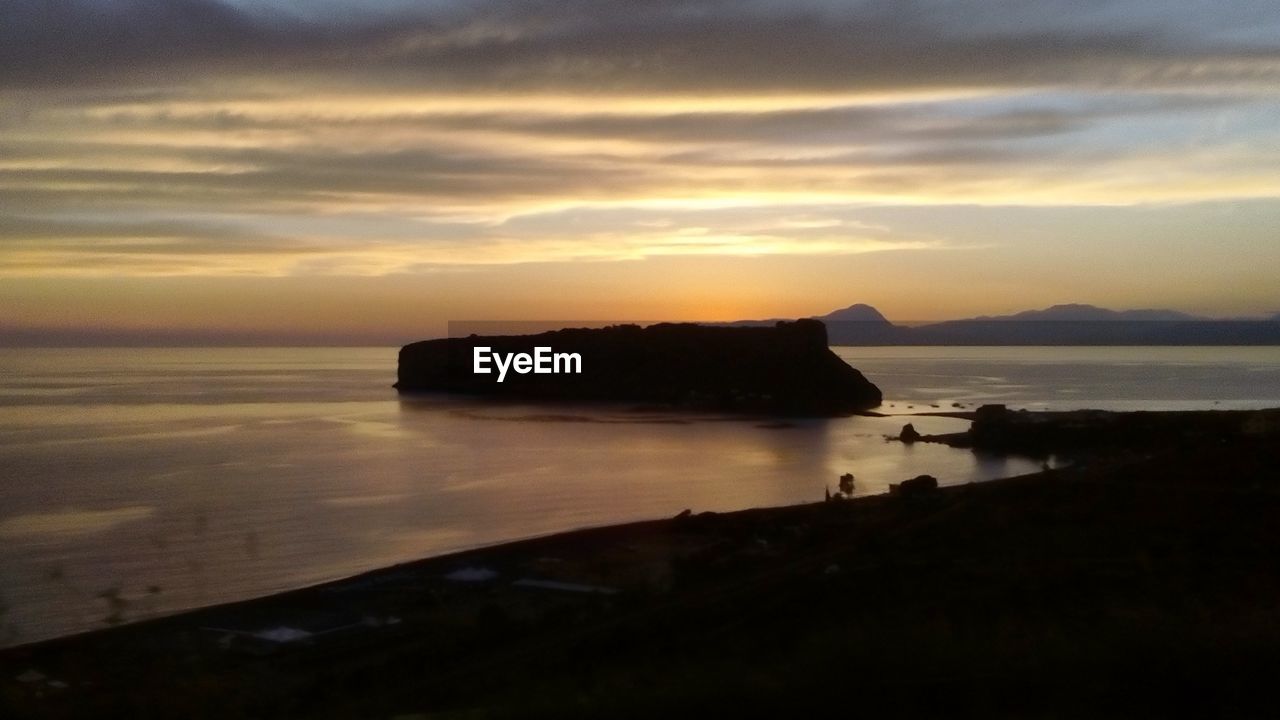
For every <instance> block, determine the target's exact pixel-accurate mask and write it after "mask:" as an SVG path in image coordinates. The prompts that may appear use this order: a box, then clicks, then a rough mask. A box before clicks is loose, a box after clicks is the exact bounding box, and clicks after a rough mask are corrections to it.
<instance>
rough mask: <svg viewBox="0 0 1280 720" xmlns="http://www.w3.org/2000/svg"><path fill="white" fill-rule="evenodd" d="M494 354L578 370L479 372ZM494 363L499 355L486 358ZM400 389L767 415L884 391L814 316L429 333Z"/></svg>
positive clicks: (838, 411)
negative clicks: (479, 355) (574, 362)
mask: <svg viewBox="0 0 1280 720" xmlns="http://www.w3.org/2000/svg"><path fill="white" fill-rule="evenodd" d="M478 347H479V348H488V350H486V351H483V353H484V354H485V355H488V356H496V355H501V356H508V355H510V354H513V353H516V354H518V353H525V354H533V353H534V352H535V348H539V347H542V348H549V349H550V350H549V352H551V353H561V354H576V355H578V356H580V358H581V361H580V362H581V372H579V373H554V372H546V373H535V372H532V371H525V372H516V371H515V370H514V369H513V370H510V371H508V372H507V373H506V375H505V377H504V378H503V381H502V382H498V381H497V378H498V374H497V373H496V372H490V373H488V374H477V373H475V372H474V369H475V368H474V359H475V352H476V350H475V349H476V348H478ZM489 367H490V368H493V363H489ZM396 388H397V389H398V390H399V391H400V392H401V393H417V392H453V393H463V394H471V395H485V396H493V397H503V398H510V399H525V400H558V401H611V402H627V403H642V404H653V405H662V406H669V407H680V408H690V409H699V410H716V411H728V412H744V413H761V414H771V415H801V416H804V415H808V416H833V415H843V414H849V413H852V412H857V411H860V410H866V409H868V408H872V407H875V406H877V405H879V404H880V400H881V395H880V389H879V388H877V387H876V386H875V385H873V384H872V383H871V382H870V381H868V380H867V379H866V378H865V377H863V376H862V373H860V372H858V371H857V370H855V369H854V368H852V367H850V366H849V365H848V364H847V363H845V362H844V361H843V360H841V359H840V358H839V357H838V356H836V354H835V353H833V352H831V350H830V349H828V347H827V333H826V327H825V326H824V325H823V324H822V323H821V322H818V321H816V320H798V321H795V322H779V323H777V324H776V325H774V326H773V327H711V326H702V325H693V324H669V323H664V324H659V325H651V326H649V327H640V326H637V325H619V326H613V327H607V328H600V329H568V330H557V331H554V332H546V333H540V334H537V335H506V336H490V337H483V336H476V335H473V336H470V337H464V338H447V339H441V340H426V341H422V342H416V343H413V344H410V345H406V346H405V347H403V348H402V349H401V350H400V362H399V370H398V382H397V383H396Z"/></svg>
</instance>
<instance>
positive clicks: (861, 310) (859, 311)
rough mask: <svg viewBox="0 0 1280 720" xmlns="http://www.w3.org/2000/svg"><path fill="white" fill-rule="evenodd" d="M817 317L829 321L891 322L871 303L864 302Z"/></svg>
mask: <svg viewBox="0 0 1280 720" xmlns="http://www.w3.org/2000/svg"><path fill="white" fill-rule="evenodd" d="M815 319H816V320H821V321H823V322H827V323H833V322H874V323H885V324H890V323H889V321H888V320H887V319H885V316H884V315H881V314H880V311H879V310H877V309H875V308H873V307H871V306H870V305H864V304H862V303H856V304H853V305H850V306H849V307H847V308H844V309H843V310H832V311H831V312H829V313H827V314H826V315H823V316H821V317H818V318H815Z"/></svg>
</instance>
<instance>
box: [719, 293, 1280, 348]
mask: <svg viewBox="0 0 1280 720" xmlns="http://www.w3.org/2000/svg"><path fill="white" fill-rule="evenodd" d="M809 319H813V320H820V321H822V322H823V323H825V324H826V325H827V332H828V336H829V337H830V340H831V344H832V345H944V346H945V345H1064V346H1071V345H1083V346H1088V345H1096V346H1105V345H1219V346H1221V345H1280V314H1277V315H1274V316H1271V317H1250V318H1226V319H1223V318H1210V317H1204V316H1200V315H1192V314H1190V313H1185V312H1182V311H1179V310H1169V309H1163V308H1141V309H1135V310H1112V309H1110V308H1103V307H1098V306H1096V305H1089V304H1085V303H1062V304H1057V305H1051V306H1049V307H1046V308H1040V309H1034V310H1023V311H1020V312H1016V313H1011V314H1007V315H980V316H977V317H972V318H962V319H958V320H944V321H940V322H933V323H923V324H912V325H909V326H908V325H898V324H895V323H893V322H892V321H890V320H888V319H887V318H886V317H885V316H884V314H883V313H881V312H880V311H879V310H877V309H876V308H875V307H874V306H872V305H868V304H865V303H854V304H853V305H849V306H848V307H845V308H840V309H838V310H833V311H831V312H829V313H827V314H826V315H815V316H811V317H810V318H809ZM776 322H778V319H773V320H743V321H739V322H736V323H729V324H732V325H768V324H773V323H776Z"/></svg>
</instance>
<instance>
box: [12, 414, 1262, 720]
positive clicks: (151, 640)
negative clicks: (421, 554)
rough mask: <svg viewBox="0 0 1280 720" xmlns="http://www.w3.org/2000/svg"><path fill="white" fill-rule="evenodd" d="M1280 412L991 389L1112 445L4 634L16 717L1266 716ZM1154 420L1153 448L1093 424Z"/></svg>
mask: <svg viewBox="0 0 1280 720" xmlns="http://www.w3.org/2000/svg"><path fill="white" fill-rule="evenodd" d="M1274 413H1275V411H1271V413H1270V414H1262V415H1259V414H1257V413H1221V414H1215V415H1206V414H1202V413H1195V414H1182V413H1162V414H1112V413H1099V414H1094V415H1077V416H1068V415H1062V416H1056V417H1051V419H1049V420H1045V421H1038V420H1035V419H1034V418H1035V417H1036V416H1035V415H1030V416H1024V414H1022V413H1009V414H1008V415H1007V416H1006V412H1005V411H1000V410H987V411H984V420H983V423H984V424H986V423H992V424H986V425H985V426H986V428H987V430H992V431H994V429H995V428H1000V427H1003V428H1006V429H1010V430H1011V431H1012V432H1023V431H1024V430H1025V429H1026V428H1031V427H1036V428H1040V430H1042V431H1043V433H1044V435H1042V436H1040V437H1039V439H1038V440H1037V441H1036V444H1037V445H1038V444H1039V443H1040V440H1044V441H1045V444H1044V446H1043V447H1044V449H1046V450H1048V451H1051V452H1060V451H1064V450H1065V449H1067V448H1076V449H1080V448H1081V447H1083V444H1087V445H1090V446H1092V447H1093V450H1092V452H1091V453H1090V454H1088V455H1087V456H1084V457H1083V458H1082V461H1081V462H1078V463H1077V464H1075V465H1073V466H1070V467H1067V468H1060V469H1054V470H1048V471H1045V472H1041V473H1036V474H1034V475H1028V476H1023V477H1018V478H1011V479H1007V480H996V481H992V482H988V483H978V484H971V485H961V486H954V487H945V486H944V487H937V486H936V485H937V483H935V482H934V478H932V477H928V476H921V477H918V478H915V479H912V480H907V479H906V478H904V481H906V482H904V483H902V484H900V485H899V489H898V491H897V492H896V493H892V494H887V495H881V496H875V497H866V498H860V499H854V500H845V499H836V498H834V497H833V498H832V500H830V501H828V502H815V503H813V504H809V505H802V506H795V507H786V508H773V509H761V510H748V511H743V512H736V513H724V514H716V513H698V512H694V511H687V512H681V513H679V515H678V516H676V517H674V518H672V519H670V520H661V521H654V522H646V523H636V524H630V525H621V526H615V527H607V528H598V529H593V530H585V531H579V532H573V533H565V534H561V535H556V536H552V537H547V538H540V539H536V540H529V541H525V542H519V543H512V544H508V545H502V546H497V547H491V548H484V549H479V550H474V551H470V552H466V553H460V554H457V555H453V556H448V557H442V558H436V559H431V560H425V561H421V562H417V563H412V564H406V565H402V566H397V567H393V568H388V569H386V570H380V571H376V572H372V573H368V574H365V575H362V576H358V577H355V578H350V579H347V580H342V581H338V582H334V583H329V584H326V585H323V586H319V587H316V588H310V589H306V590H300V591H295V592H292V593H286V594H283V595H279V596H275V597H270V598H264V599H261V600H256V601H250V602H245V603H239V604H235V605H229V606H224V607H218V608H210V609H205V610H199V611H195V612H192V613H187V614H184V615H180V616H175V617H171V618H165V619H160V620H155V621H150V622H145V623H139V624H137V625H133V626H125V627H120V628H115V629H112V630H106V631H102V632H98V633H92V634H87V635H83V636H79V637H72V638H65V639H62V640H54V641H50V642H46V643H40V644H38V645H33V646H29V647H22V648H11V649H8V650H4V651H0V716H2V717H5V718H6V719H8V718H14V719H18V720H21V719H24V718H46V717H48V718H77V717H85V718H106V717H131V718H132V717H166V718H168V717H183V718H240V717H318V718H352V717H369V718H387V717H397V716H405V717H485V718H489V717H504V718H505V717H547V718H578V717H582V718H587V717H591V718H594V717H634V718H654V717H685V716H691V715H692V716H705V717H769V718H778V717H809V716H819V717H832V716H839V717H846V716H848V715H850V714H856V715H870V716H877V717H879V716H887V717H984V718H990V717H1011V718H1012V717H1017V718H1024V717H1037V718H1080V717H1272V716H1274V714H1275V703H1276V699H1275V693H1274V685H1275V677H1276V672H1277V670H1280V615H1278V614H1277V609H1276V600H1275V598H1277V597H1280V572H1277V564H1276V558H1277V557H1280V523H1277V522H1276V521H1275V519H1276V517H1278V516H1280V443H1277V442H1276V437H1275V435H1274V432H1275V429H1274V427H1270V429H1266V428H1267V427H1268V426H1260V425H1257V424H1256V423H1257V422H1258V421H1257V418H1259V417H1271V418H1274V417H1275V414H1274ZM1073 427H1075V429H1072V428H1073ZM1162 427H1163V428H1164V429H1161V428H1162ZM1089 428H1093V429H1094V430H1095V431H1098V432H1097V433H1096V434H1094V435H1092V436H1089V437H1091V438H1092V439H1089V440H1088V442H1087V443H1083V444H1082V442H1083V440H1084V439H1085V436H1080V435H1073V434H1075V433H1077V431H1079V432H1086V433H1089V432H1093V431H1091V430H1089ZM1140 428H1145V429H1141V430H1137V432H1138V433H1139V434H1138V435H1136V436H1134V435H1130V437H1131V439H1134V440H1136V441H1138V443H1137V445H1136V446H1135V448H1136V449H1134V448H1126V447H1125V446H1124V444H1123V443H1114V444H1113V443H1108V442H1098V440H1101V439H1103V438H1107V437H1109V436H1112V437H1115V439H1117V440H1118V439H1120V438H1119V437H1118V435H1117V434H1123V433H1124V432H1128V430H1135V429H1140ZM1197 428H1198V429H1197ZM1260 428H1261V429H1260ZM1169 429H1173V431H1174V434H1173V435H1164V436H1162V433H1163V432H1165V431H1166V430H1169ZM1037 432H1039V431H1037ZM1148 432H1149V433H1151V434H1150V435H1147V433H1148ZM1058 433H1067V434H1066V435H1063V436H1061V440H1062V442H1058V441H1055V440H1054V439H1053V436H1054V435H1056V434H1058ZM1162 437H1163V440H1162V439H1161V438H1162ZM851 462H852V461H851ZM854 467H855V469H856V466H854ZM832 480H833V481H834V480H835V478H834V477H833V478H832ZM939 480H941V481H942V484H943V485H945V483H946V482H947V478H946V477H942V478H939Z"/></svg>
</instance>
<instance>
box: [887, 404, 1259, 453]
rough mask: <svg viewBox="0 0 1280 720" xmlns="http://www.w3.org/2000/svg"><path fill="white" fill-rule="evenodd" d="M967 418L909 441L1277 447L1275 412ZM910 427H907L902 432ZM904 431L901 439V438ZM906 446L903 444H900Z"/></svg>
mask: <svg viewBox="0 0 1280 720" xmlns="http://www.w3.org/2000/svg"><path fill="white" fill-rule="evenodd" d="M947 414H948V415H952V416H969V417H972V418H973V422H972V424H971V425H970V426H969V429H968V430H967V431H966V432H962V433H954V434H949V435H927V436H920V435H918V434H916V435H915V436H914V437H913V438H912V441H915V442H918V441H924V442H942V443H945V444H947V445H951V446H952V447H962V448H973V449H975V450H980V451H985V452H996V453H1017V454H1021V455H1032V456H1044V455H1049V454H1054V453H1056V454H1065V455H1078V454H1080V453H1097V452H1099V451H1104V450H1105V451H1123V452H1128V453H1135V452H1144V451H1148V450H1150V449H1152V448H1159V447H1161V446H1165V445H1169V444H1171V443H1172V444H1187V445H1204V444H1221V445H1230V444H1233V443H1252V442H1258V441H1264V440H1268V439H1269V440H1272V441H1277V442H1280V410H1195V411H1177V412H1160V411H1139V412H1108V411H1105V410H1069V411H1061V412H1028V411H1026V410H1018V411H1014V410H1009V409H1008V408H1007V407H1005V406H1004V405H983V406H982V407H980V408H978V409H977V410H976V411H974V412H973V413H947ZM908 427H910V426H908ZM906 434H907V433H906V429H905V428H904V435H906ZM902 439H903V441H904V442H905V441H906V438H905V437H903V438H902Z"/></svg>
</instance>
